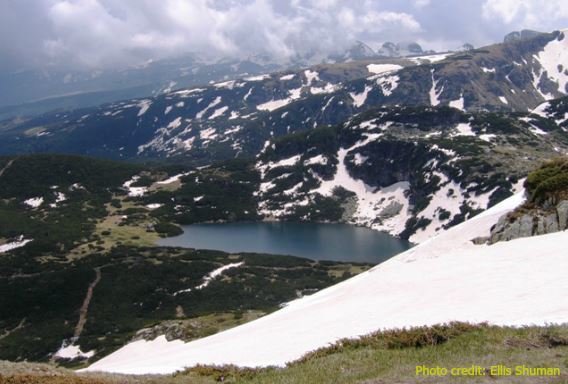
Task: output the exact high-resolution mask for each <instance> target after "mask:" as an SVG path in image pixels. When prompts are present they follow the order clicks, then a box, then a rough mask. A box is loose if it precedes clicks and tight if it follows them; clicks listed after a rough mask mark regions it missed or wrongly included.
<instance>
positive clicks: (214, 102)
mask: <svg viewBox="0 0 568 384" xmlns="http://www.w3.org/2000/svg"><path fill="white" fill-rule="evenodd" d="M220 102H221V96H217V97H216V98H215V100H213V101H212V102H211V103H209V105H208V106H207V107H206V108H205V109H203V110H201V111H200V112H198V113H197V114H196V115H195V118H196V119H201V118H203V115H205V113H207V111H208V110H210V109H211V108H214V107H216V106H217V105H219V103H220Z"/></svg>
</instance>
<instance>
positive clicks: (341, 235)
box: [158, 222, 411, 264]
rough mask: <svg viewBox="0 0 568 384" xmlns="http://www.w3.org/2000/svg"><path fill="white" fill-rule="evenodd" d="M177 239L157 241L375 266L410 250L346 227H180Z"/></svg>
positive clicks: (283, 224) (397, 241)
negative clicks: (364, 263)
mask: <svg viewBox="0 0 568 384" xmlns="http://www.w3.org/2000/svg"><path fill="white" fill-rule="evenodd" d="M183 230H184V233H183V234H182V235H180V236H176V237H170V238H167V239H160V240H159V241H158V244H159V245H164V246H176V247H187V248H199V249H215V250H220V251H225V252H257V253H272V254H280V255H292V256H300V257H306V258H309V259H314V260H334V261H355V262H367V263H374V264H378V263H380V262H382V261H385V260H387V259H389V258H390V257H392V256H394V255H396V254H398V253H400V252H402V251H405V250H407V249H408V248H410V247H411V244H410V243H409V242H408V241H404V240H400V239H398V238H396V237H393V236H390V235H388V234H386V233H382V232H377V231H373V230H370V229H368V228H361V227H354V226H351V225H347V224H320V223H287V222H261V223H222V224H193V225H186V226H183Z"/></svg>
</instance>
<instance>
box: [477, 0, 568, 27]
mask: <svg viewBox="0 0 568 384" xmlns="http://www.w3.org/2000/svg"><path fill="white" fill-rule="evenodd" d="M482 14H483V17H484V18H486V19H497V20H501V21H503V22H504V23H506V24H515V25H516V28H517V29H521V28H535V29H542V30H547V26H548V25H549V24H550V22H551V21H554V20H564V21H567V19H568V4H567V3H566V0H546V1H542V0H485V2H484V3H483V6H482ZM565 27H568V22H567V25H566V26H565Z"/></svg>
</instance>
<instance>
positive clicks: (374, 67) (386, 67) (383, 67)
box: [367, 64, 403, 75]
mask: <svg viewBox="0 0 568 384" xmlns="http://www.w3.org/2000/svg"><path fill="white" fill-rule="evenodd" d="M402 68H403V67H402V66H401V65H397V64H369V65H367V70H368V71H369V72H370V73H373V74H376V75H378V74H380V73H385V72H392V71H398V70H399V69H402Z"/></svg>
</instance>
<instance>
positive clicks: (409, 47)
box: [378, 41, 424, 57]
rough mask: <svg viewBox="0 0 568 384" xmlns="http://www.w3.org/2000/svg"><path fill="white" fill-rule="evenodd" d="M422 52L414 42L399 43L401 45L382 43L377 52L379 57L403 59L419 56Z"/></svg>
mask: <svg viewBox="0 0 568 384" xmlns="http://www.w3.org/2000/svg"><path fill="white" fill-rule="evenodd" d="M423 53H424V51H423V50H422V47H421V46H420V45H419V44H418V43H415V42H401V43H393V42H390V41H387V42H385V43H383V45H382V46H381V48H380V49H379V51H378V54H379V55H380V56H386V57H404V56H415V55H421V54H423Z"/></svg>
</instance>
